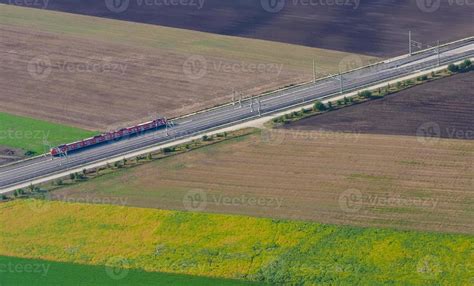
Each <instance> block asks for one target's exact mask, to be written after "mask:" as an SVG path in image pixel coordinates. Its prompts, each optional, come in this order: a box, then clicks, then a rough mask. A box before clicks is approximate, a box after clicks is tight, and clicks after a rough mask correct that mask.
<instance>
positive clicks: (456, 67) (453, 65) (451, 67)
mask: <svg viewBox="0 0 474 286" xmlns="http://www.w3.org/2000/svg"><path fill="white" fill-rule="evenodd" d="M448 71H450V72H452V73H455V72H458V71H459V67H458V66H457V65H455V64H450V65H449V66H448Z"/></svg>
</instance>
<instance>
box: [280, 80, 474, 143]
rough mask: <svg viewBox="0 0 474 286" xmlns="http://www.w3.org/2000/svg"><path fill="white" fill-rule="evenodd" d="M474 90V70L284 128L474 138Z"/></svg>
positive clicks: (431, 137) (422, 136) (419, 137)
mask: <svg viewBox="0 0 474 286" xmlns="http://www.w3.org/2000/svg"><path fill="white" fill-rule="evenodd" d="M473 90H474V72H470V73H465V74H457V75H454V76H451V77H449V78H444V79H440V80H436V81H434V82H430V83H427V84H423V85H418V86H415V87H413V88H410V89H407V90H404V91H402V92H399V93H396V94H392V95H389V96H386V97H384V98H383V99H378V100H373V101H369V102H366V103H364V104H359V105H355V106H352V107H350V108H342V109H339V110H336V111H334V112H330V113H325V114H322V115H318V116H314V117H311V118H308V119H306V120H301V121H297V122H295V123H294V124H291V125H288V126H285V127H284V128H288V129H292V130H327V131H335V132H350V133H352V132H356V133H370V134H387V135H388V134H393V135H409V136H418V139H419V140H421V141H424V140H426V141H430V140H431V141H436V140H437V139H439V138H452V139H465V140H474V91H473Z"/></svg>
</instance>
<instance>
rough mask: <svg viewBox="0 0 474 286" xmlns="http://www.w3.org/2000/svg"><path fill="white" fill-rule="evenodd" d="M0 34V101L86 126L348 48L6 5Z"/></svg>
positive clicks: (228, 93) (261, 78) (193, 98)
mask: <svg viewBox="0 0 474 286" xmlns="http://www.w3.org/2000/svg"><path fill="white" fill-rule="evenodd" d="M0 35H1V37H0V53H1V57H0V64H1V65H2V67H3V68H2V69H1V70H0V85H1V86H2V91H0V100H1V101H2V104H1V105H0V111H4V112H9V113H14V114H17V115H22V116H30V117H34V118H40V119H45V120H48V121H52V122H59V123H64V124H69V125H73V126H77V127H81V128H85V129H91V130H107V129H116V128H118V127H120V126H124V125H128V124H132V123H135V122H140V121H143V120H149V118H151V117H152V116H157V115H158V114H159V115H162V116H167V117H174V116H177V115H182V114H187V113H190V112H193V111H197V110H201V109H204V108H207V107H211V106H214V105H217V104H221V103H224V102H228V101H230V100H231V98H232V92H233V90H236V91H237V92H240V93H242V94H243V95H244V96H249V95H252V94H258V93H261V92H264V91H268V90H272V89H277V88H280V87H283V86H286V85H289V84H294V83H298V82H304V81H308V80H310V79H311V78H312V59H313V58H317V59H318V68H319V69H320V70H324V71H325V72H335V71H336V70H337V69H338V63H339V62H341V60H343V59H344V58H346V57H348V56H350V54H347V53H341V52H334V51H328V50H321V49H313V48H307V47H300V46H295V45H288V44H281V43H272V42H267V41H260V40H252V39H244V38H235V37H226V36H219V35H212V34H206V33H200V32H194V31H185V30H179V29H172V28H166V27H158V26H152V25H144V24H137V23H129V22H122V21H115V20H108V19H101V18H94V17H87V16H81V15H73V14H67V13H59V12H51V11H42V10H38V9H28V8H20V7H15V6H10V5H0ZM361 59H363V60H364V61H368V60H369V59H373V58H370V57H361Z"/></svg>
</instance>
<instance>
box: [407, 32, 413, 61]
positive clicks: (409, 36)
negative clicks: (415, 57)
mask: <svg viewBox="0 0 474 286" xmlns="http://www.w3.org/2000/svg"><path fill="white" fill-rule="evenodd" d="M408 53H409V54H410V56H411V54H412V52H411V31H408Z"/></svg>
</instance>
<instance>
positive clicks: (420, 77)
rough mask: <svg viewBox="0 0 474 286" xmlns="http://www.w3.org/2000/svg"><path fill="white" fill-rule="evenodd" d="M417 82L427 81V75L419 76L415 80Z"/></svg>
mask: <svg viewBox="0 0 474 286" xmlns="http://www.w3.org/2000/svg"><path fill="white" fill-rule="evenodd" d="M417 80H418V81H425V80H428V76H427V75H422V76H419V77H418V78H417Z"/></svg>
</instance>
